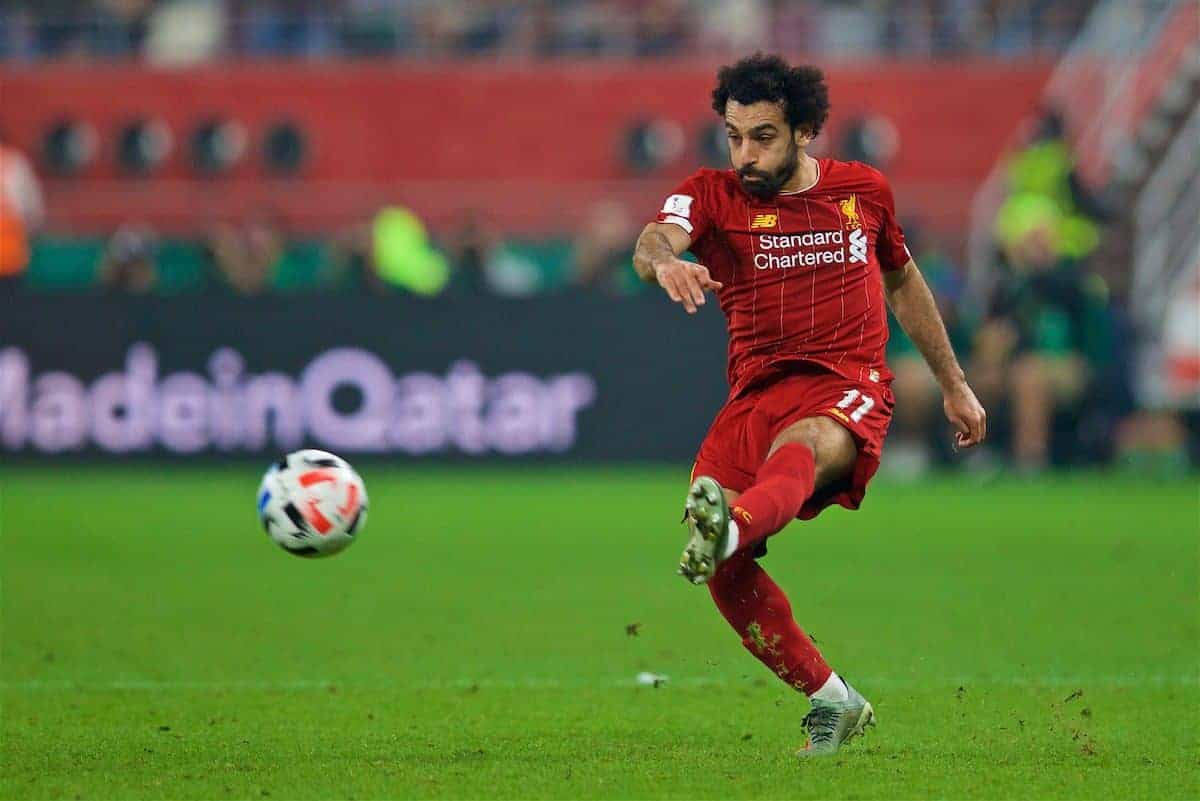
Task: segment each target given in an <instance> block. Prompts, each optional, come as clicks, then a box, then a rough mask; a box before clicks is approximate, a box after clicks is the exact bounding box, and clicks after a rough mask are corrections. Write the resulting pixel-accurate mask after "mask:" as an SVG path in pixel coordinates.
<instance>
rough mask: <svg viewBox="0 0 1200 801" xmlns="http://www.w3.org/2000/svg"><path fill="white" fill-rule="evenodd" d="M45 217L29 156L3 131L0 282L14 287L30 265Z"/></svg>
mask: <svg viewBox="0 0 1200 801" xmlns="http://www.w3.org/2000/svg"><path fill="white" fill-rule="evenodd" d="M44 217H45V207H44V205H43V203H42V189H41V185H40V184H39V183H38V179H37V175H36V174H34V171H33V167H32V165H31V164H30V163H29V159H27V158H26V157H25V155H24V154H23V153H21V151H19V150H17V149H16V147H14V146H13V145H12V144H11V143H10V142H9V141H8V140H7V138H6V137H5V135H4V133H3V132H2V131H0V285H2V286H3V287H5V288H9V289H11V287H13V286H15V285H16V284H17V283H18V282H19V281H20V279H21V275H22V274H23V273H24V272H25V270H26V268H27V267H28V266H29V255H30V252H29V242H30V238H31V237H32V236H33V234H35V233H36V232H37V230H38V229H39V228H40V227H41V225H42V221H43V218H44Z"/></svg>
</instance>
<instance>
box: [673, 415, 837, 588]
mask: <svg viewBox="0 0 1200 801" xmlns="http://www.w3.org/2000/svg"><path fill="white" fill-rule="evenodd" d="M857 456H858V447H857V445H856V444H855V442H854V438H853V437H852V436H851V435H850V432H848V431H847V430H846V429H845V428H843V427H842V426H840V425H839V424H837V423H835V422H834V421H833V420H831V419H829V418H828V417H823V416H815V417H806V418H804V419H802V420H799V421H797V422H795V423H793V424H791V425H790V426H788V427H787V428H785V429H784V430H783V431H782V432H780V433H779V435H778V436H777V437H776V438H775V440H774V442H773V443H772V445H771V449H770V451H769V453H768V456H767V459H766V461H765V462H764V463H763V465H762V467H760V468H759V470H758V475H757V476H756V477H755V481H754V485H753V486H751V487H750V488H749V489H747V490H746V491H745V492H744V493H742V495H741V496H740V497H739V498H738V501H737V503H736V504H735V505H733V506H732V508H731V507H730V504H729V503H728V502H727V501H726V499H725V496H724V493H723V488H722V487H721V485H720V484H719V483H718V482H717V481H716V480H715V479H714V478H712V477H711V476H704V475H701V476H697V477H696V479H695V481H693V482H692V486H691V487H690V488H689V490H688V497H687V500H686V509H687V518H686V519H687V523H688V528H689V529H690V532H691V536H690V538H689V540H688V543H687V546H686V547H685V548H684V551H683V555H682V557H681V558H680V562H679V571H678V572H679V574H680V575H682V576H683V577H684V578H686V579H687V580H688V581H690V582H691V583H693V584H703V583H705V582H706V581H708V580H709V579H710V578H712V576H713V574H714V573H715V572H716V570H717V567H718V566H719V565H720V563H721V562H723V561H724V560H726V559H728V558H729V557H731V556H732V555H733V554H734V553H735V552H738V551H748V550H753V549H754V548H755V547H757V545H758V543H760V542H762V541H763V540H765V539H766V538H767V537H769V536H771V535H772V534H774V533H776V532H778V531H780V530H782V529H783V527H784V526H786V525H787V524H788V523H790V522H791V521H792V520H795V519H796V516H797V515H798V514H799V513H800V509H801V508H802V507H803V506H804V503H805V501H807V500H808V499H809V498H810V497H811V496H812V494H813V492H814V491H815V490H816V489H818V488H821V487H825V486H828V485H829V484H831V483H833V482H835V481H839V480H841V479H843V478H846V477H847V476H848V475H849V474H850V472H851V471H852V470H853V469H854V464H855V459H856V458H857Z"/></svg>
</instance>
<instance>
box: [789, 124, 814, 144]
mask: <svg viewBox="0 0 1200 801" xmlns="http://www.w3.org/2000/svg"><path fill="white" fill-rule="evenodd" d="M792 139H793V140H794V141H795V142H796V146H797V147H808V143H809V142H811V141H812V140H813V138H812V134H810V133H809V132H808V129H807V128H804V127H796V128H793V129H792Z"/></svg>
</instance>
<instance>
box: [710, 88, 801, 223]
mask: <svg viewBox="0 0 1200 801" xmlns="http://www.w3.org/2000/svg"><path fill="white" fill-rule="evenodd" d="M725 133H726V134H727V135H728V137H729V162H730V164H732V165H733V169H734V170H735V171H736V172H737V174H738V178H739V179H741V182H742V187H743V188H744V189H745V190H746V191H747V192H749V193H750V194H751V195H753V196H755V197H757V198H762V199H764V200H766V199H770V198H772V197H774V196H775V195H776V194H777V193H778V192H779V190H780V189H782V188H783V186H784V185H785V184H787V182H788V181H790V180H791V179H792V176H794V175H795V174H796V168H797V167H798V166H799V164H800V148H801V147H803V146H804V145H807V144H808V142H809V139H810V137H808V136H807V135H805V134H804V133H803V132H802V131H798V130H793V129H792V127H791V126H790V125H788V122H787V120H786V119H784V116H783V108H782V107H781V106H780V104H778V103H768V102H766V101H765V100H764V101H761V102H758V103H751V104H749V105H745V106H744V105H742V104H741V103H739V102H737V101H736V100H732V99H731V100H730V101H729V102H728V103H727V104H726V105H725Z"/></svg>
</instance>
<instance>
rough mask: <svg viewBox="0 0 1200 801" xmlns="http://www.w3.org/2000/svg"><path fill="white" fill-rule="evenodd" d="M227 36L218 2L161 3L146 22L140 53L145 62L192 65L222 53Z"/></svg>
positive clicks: (226, 24)
mask: <svg viewBox="0 0 1200 801" xmlns="http://www.w3.org/2000/svg"><path fill="white" fill-rule="evenodd" d="M228 35H229V21H228V19H226V12H225V4H224V3H223V2H221V0H164V1H163V2H161V3H159V4H157V5H156V7H155V9H154V11H153V12H152V13H151V15H150V17H149V20H148V21H147V32H146V45H145V50H144V52H145V56H146V59H147V60H148V61H153V62H156V63H160V64H192V63H195V62H198V61H206V60H209V59H212V58H215V57H216V56H218V55H220V54H221V53H223V52H224V50H225V45H226V37H227V36H228Z"/></svg>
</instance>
